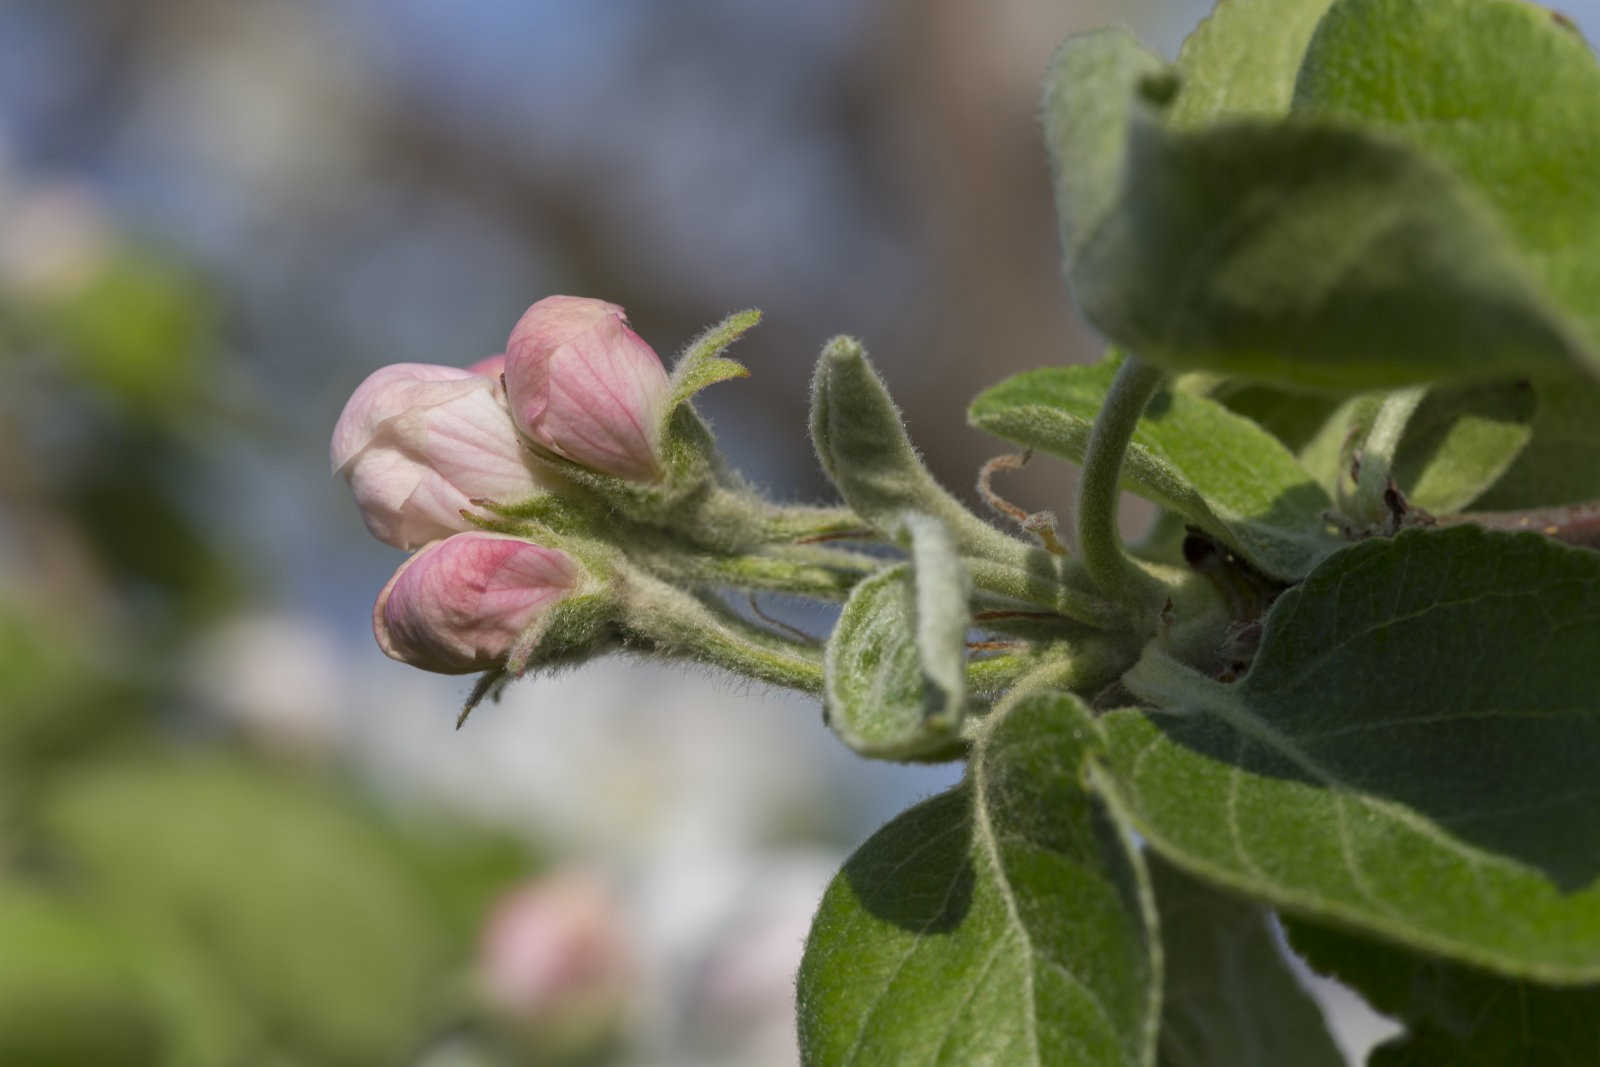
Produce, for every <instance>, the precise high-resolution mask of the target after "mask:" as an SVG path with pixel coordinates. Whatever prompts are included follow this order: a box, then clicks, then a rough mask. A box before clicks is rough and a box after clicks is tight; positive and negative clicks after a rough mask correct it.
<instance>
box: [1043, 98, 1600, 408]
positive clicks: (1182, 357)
mask: <svg viewBox="0 0 1600 1067" xmlns="http://www.w3.org/2000/svg"><path fill="white" fill-rule="evenodd" d="M1123 173H1124V177H1125V183H1124V187H1123V193H1122V198H1121V200H1120V202H1119V204H1118V207H1117V210H1115V211H1114V212H1112V213H1111V214H1110V215H1108V216H1107V217H1106V218H1105V220H1104V221H1103V223H1102V224H1101V226H1100V227H1099V228H1098V229H1097V230H1096V232H1095V234H1094V236H1093V238H1092V239H1091V240H1089V241H1088V242H1086V243H1085V244H1084V246H1083V248H1082V252H1081V254H1080V255H1078V256H1077V257H1076V258H1075V259H1074V260H1073V262H1072V263H1071V265H1070V271H1069V276H1070V279H1071V281H1072V285H1073V290H1074V293H1075V295H1076V296H1077V299H1078V302H1079V303H1080V304H1081V305H1082V307H1083V309H1084V312H1085V314H1086V315H1087V316H1088V317H1089V319H1090V320H1091V321H1092V322H1094V323H1095V324H1096V325H1097V326H1099V327H1100V329H1102V330H1103V331H1105V333H1106V334H1108V335H1109V336H1110V337H1111V338H1112V339H1113V340H1115V341H1117V342H1119V343H1120V344H1123V345H1125V346H1126V347H1128V348H1130V349H1131V350H1133V351H1136V352H1138V353H1139V354H1140V356H1142V357H1143V358H1145V359H1148V360H1151V361H1153V362H1157V363H1161V364H1163V365H1165V366H1167V367H1169V368H1170V369H1172V370H1175V371H1177V370H1190V369H1203V370H1212V371H1217V372H1220V373H1223V374H1229V375H1235V376H1238V377H1243V378H1249V379H1254V380H1260V381H1270V382H1277V383H1281V384H1287V385H1294V386H1299V387H1309V388H1321V389H1340V390H1359V389H1373V388H1390V387H1396V386H1401V385H1407V384H1412V383H1416V382H1425V381H1432V380H1460V381H1487V380H1494V379H1504V378H1508V377H1514V376H1517V375H1539V374H1544V375H1558V374H1562V373H1566V372H1568V370H1569V368H1572V367H1574V366H1589V367H1591V368H1592V367H1596V366H1600V360H1597V359H1596V358H1595V357H1594V356H1593V354H1592V353H1591V352H1590V351H1589V350H1588V349H1587V348H1585V347H1584V345H1583V343H1582V342H1581V341H1580V340H1579V339H1578V337H1577V335H1576V334H1575V333H1574V332H1573V330H1572V329H1571V327H1570V324H1569V323H1568V322H1567V320H1566V319H1565V317H1563V316H1562V315H1560V314H1559V313H1558V312H1557V311H1556V310H1554V308H1553V306H1552V305H1550V303H1549V301H1548V299H1547V298H1546V296H1545V295H1544V294H1543V292H1542V290H1541V289H1540V287H1539V285H1538V284H1537V282H1536V280H1535V279H1534V277H1533V275H1532V273H1531V272H1530V270H1529V269H1528V267H1527V265H1526V264H1525V263H1523V261H1522V259H1521V257H1520V256H1519V254H1518V253H1517V250H1516V248H1515V247H1514V246H1513V245H1512V243H1511V242H1510V241H1509V240H1508V239H1507V238H1506V236H1505V235H1504V234H1503V233H1502V232H1501V229H1500V226H1499V223H1498V221H1497V220H1496V219H1495V217H1494V215H1493V212H1492V211H1491V210H1490V209H1489V208H1488V206H1487V205H1486V204H1485V203H1483V201H1482V200H1481V199H1480V198H1479V197H1478V196H1477V195H1476V193H1475V192H1474V191H1473V190H1472V189H1470V188H1468V187H1467V186H1466V185H1465V184H1464V183H1463V182H1462V181H1461V180H1460V179H1458V178H1457V177H1455V176H1454V175H1453V174H1452V173H1450V172H1449V171H1448V170H1447V169H1445V168H1444V167H1443V166H1442V165H1440V164H1438V163H1435V162H1434V161H1433V160H1431V159H1429V158H1427V157H1426V156H1424V155H1423V154H1422V153H1420V152H1418V151H1415V150H1412V149H1410V148H1408V147H1407V146H1406V145H1404V144H1402V143H1400V142H1398V141H1396V140H1394V139H1392V138H1390V137H1381V136H1378V135H1376V134H1373V133H1370V132H1367V131H1365V130H1362V129H1360V128H1356V127H1351V126H1340V125H1333V124H1330V123H1326V122H1263V121H1258V120H1235V121H1230V122H1227V123H1222V124H1218V125H1216V126H1210V127H1206V128H1203V129H1201V130H1198V131H1193V132H1175V131H1172V130H1169V129H1166V128H1164V127H1163V126H1162V125H1161V124H1160V123H1159V122H1157V121H1156V120H1155V119H1153V118H1151V117H1136V119H1135V121H1134V122H1133V123H1132V124H1131V127H1130V147H1129V155H1128V160H1127V163H1126V165H1125V167H1124V169H1123Z"/></svg>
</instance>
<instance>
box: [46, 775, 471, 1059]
mask: <svg viewBox="0 0 1600 1067" xmlns="http://www.w3.org/2000/svg"><path fill="white" fill-rule="evenodd" d="M45 825H46V827H47V829H48V830H49V831H50V832H51V833H52V835H53V837H54V839H55V841H56V842H57V843H58V847H60V848H61V849H62V850H63V852H64V853H65V856H66V857H67V858H68V860H69V861H70V862H71V863H72V864H73V865H74V867H75V868H76V869H77V870H78V871H79V872H81V878H82V879H83V880H84V882H85V885H86V886H87V887H88V888H87V890H86V894H87V896H86V899H88V900H91V901H93V902H94V903H95V905H96V906H97V907H99V908H101V909H103V910H104V912H105V913H106V914H107V915H110V916H114V917H115V919H116V921H117V922H118V923H119V924H123V925H125V926H126V927H127V928H128V929H129V930H130V931H134V932H135V935H136V936H138V937H140V938H142V939H144V941H145V942H146V943H148V944H150V945H152V946H155V945H158V944H160V943H162V942H163V941H167V942H176V943H175V944H173V945H172V946H171V947H170V948H169V949H168V955H169V958H168V959H167V960H166V961H165V963H163V964H162V966H165V967H168V968H177V969H179V970H183V969H187V970H188V972H189V973H188V975H187V976H186V977H184V978H183V980H182V981H181V982H179V983H178V984H179V985H182V986H185V987H187V989H188V991H189V992H190V993H195V992H198V993H199V994H201V995H205V996H214V995H215V992H214V990H206V989H202V988H199V987H200V984H201V981H202V980H201V978H200V977H199V976H198V974H197V973H196V969H197V968H198V969H199V973H201V974H203V975H204V976H205V977H204V981H206V982H209V984H210V985H212V986H214V987H216V988H219V989H221V990H225V991H226V992H227V999H228V1000H230V1001H231V1002H232V1003H233V1004H234V1005H235V1006H236V1007H237V1008H238V1009H239V1010H241V1011H243V1012H244V1013H245V1014H247V1015H248V1017H250V1018H251V1019H252V1020H253V1025H254V1028H255V1030H256V1032H258V1033H259V1034H260V1035H263V1036H264V1037H266V1038H267V1039H269V1040H271V1041H272V1042H274V1043H281V1045H282V1047H283V1051H285V1052H292V1053H293V1054H295V1055H297V1056H302V1057H308V1058H311V1059H313V1060H314V1061H316V1062H328V1063H391V1062H396V1060H397V1059H398V1057H399V1056H400V1055H401V1054H402V1052H404V1051H405V1050H406V1049H407V1048H408V1047H409V1046H410V1045H411V1043H412V1042H414V1041H415V1040H416V1039H417V1038H418V1036H419V1035H420V1033H421V1029H420V1028H421V1027H423V1026H425V1025H426V1022H427V1020H428V1019H429V1017H430V1015H429V1011H428V997H429V995H430V993H437V992H438V989H437V983H438V981H439V979H440V976H441V969H442V966H443V964H444V963H445V962H446V959H447V956H448V954H449V946H448V944H447V942H446V940H445V938H444V935H443V931H442V930H441V924H440V922H439V920H438V918H437V917H436V916H435V915H434V914H433V910H432V908H431V907H430V906H429V902H428V900H427V897H426V896H425V895H424V894H423V893H422V892H421V891H419V889H418V888H417V887H416V885H415V884H414V881H415V880H414V876H413V874H412V871H411V870H410V869H408V867H407V866H406V865H405V864H404V863H403V862H402V861H401V860H400V859H399V858H398V857H397V856H396V855H395V854H394V852H393V851H392V850H391V849H390V848H389V847H388V844H387V842H386V841H385V840H384V838H383V835H382V834H381V833H379V832H378V831H377V830H376V829H375V828H374V827H373V825H372V824H371V823H370V822H368V821H366V820H363V819H361V818H359V817H357V815H356V814H355V813H354V811H353V810H352V808H351V806H350V805H349V803H348V802H347V801H344V800H341V799H340V798H338V797H336V796H335V795H333V794H331V793H330V792H328V791H327V790H326V789H325V788H323V787H320V786H318V785H317V784H316V783H315V782H314V781H313V780H311V779H305V778H297V777H292V776H291V777H284V778H275V777H272V776H269V775H265V774H262V773H261V772H259V771H254V770H251V769H250V768H249V767H248V766H247V765H245V764H241V763H237V762H234V761H229V760H218V759H200V758H186V759H147V760H145V761H144V762H142V763H127V764H122V765H106V766H100V767H92V768H86V769H84V770H82V771H80V772H77V773H74V774H72V775H67V776H62V777H61V778H59V779H58V780H57V782H56V785H55V788H54V790H53V793H52V795H51V798H50V800H49V802H48V803H47V805H46V812H45ZM174 954H175V955H176V957H184V956H187V957H188V958H187V960H180V961H179V962H174ZM168 977H169V979H170V978H171V972H170V971H169V975H168ZM165 988H167V989H169V990H171V989H173V988H175V986H174V985H173V984H171V983H170V982H169V984H168V985H167V986H166V987H165ZM212 1010H215V1009H212ZM238 1051H239V1052H240V1054H242V1053H243V1052H244V1051H245V1050H238Z"/></svg>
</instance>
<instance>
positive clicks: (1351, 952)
mask: <svg viewBox="0 0 1600 1067" xmlns="http://www.w3.org/2000/svg"><path fill="white" fill-rule="evenodd" d="M1286 926H1287V928H1288V932H1289V941H1290V943H1291V944H1292V945H1293V946H1294V947H1295V950H1296V951H1298V952H1299V953H1300V954H1301V955H1302V956H1304V957H1305V958H1306V960H1307V962H1309V963H1310V964H1311V966H1312V967H1313V968H1315V969H1316V970H1318V971H1320V972H1322V973H1323V974H1327V975H1331V976H1332V977H1334V978H1337V979H1338V980H1339V981H1341V982H1343V983H1344V984H1345V985H1348V986H1350V987H1352V988H1353V989H1355V990H1356V991H1357V992H1359V993H1360V994H1361V995H1362V996H1363V997H1365V998H1366V1000H1367V1003H1369V1004H1371V1005H1372V1006H1373V1007H1374V1008H1376V1009H1377V1010H1378V1011H1381V1012H1383V1013H1384V1014H1385V1015H1389V1016H1392V1017H1393V1018H1395V1019H1398V1020H1400V1021H1401V1022H1403V1023H1405V1024H1406V1027H1407V1032H1406V1033H1404V1034H1402V1035H1401V1036H1399V1037H1396V1038H1393V1039H1391V1040H1390V1041H1388V1042H1386V1043H1384V1044H1383V1045H1381V1046H1379V1047H1378V1048H1377V1049H1376V1050H1374V1051H1373V1053H1372V1055H1371V1056H1370V1057H1369V1058H1368V1060H1367V1063H1368V1064H1369V1065H1370V1067H1438V1065H1444V1064H1449V1065H1450V1067H1505V1065H1506V1064H1528V1065H1530V1067H1534V1065H1536V1067H1591V1065H1592V1064H1594V1063H1595V1062H1596V1058H1597V1057H1600V986H1588V987H1584V988H1578V989H1554V988H1551V987H1550V986H1541V985H1537V984H1535V983H1533V982H1519V981H1516V980H1513V979H1508V978H1501V977H1499V976H1497V975H1492V974H1485V973H1484V972H1482V971H1475V970H1472V969H1470V968H1467V967H1462V966H1460V965H1458V964H1453V963H1448V962H1446V961H1444V960H1439V959H1434V958H1432V957H1428V956H1422V955H1417V954H1415V953H1412V952H1407V951H1406V950H1404V949H1402V948H1397V947H1396V946H1394V945H1388V944H1384V943H1382V942H1378V941H1368V940H1366V939H1364V938H1359V937H1355V936H1353V935H1351V934H1347V933H1341V932H1339V931H1336V930H1331V929H1328V928H1326V927H1322V926H1316V925H1313V924H1310V923H1305V922H1300V921H1297V920H1290V921H1288V922H1287V923H1286Z"/></svg>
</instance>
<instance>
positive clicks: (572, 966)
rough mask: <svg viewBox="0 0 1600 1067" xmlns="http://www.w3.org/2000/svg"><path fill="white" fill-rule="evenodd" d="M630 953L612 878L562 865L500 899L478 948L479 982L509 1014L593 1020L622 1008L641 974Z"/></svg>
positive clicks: (548, 1020)
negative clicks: (609, 881)
mask: <svg viewBox="0 0 1600 1067" xmlns="http://www.w3.org/2000/svg"><path fill="white" fill-rule="evenodd" d="M631 955H632V954H631V952H630V951H629V946H628V938H627V936H626V932H625V929H624V924H623V920H622V913H621V908H620V906H619V904H618V903H617V900H616V899H615V897H614V896H613V894H612V892H611V890H610V889H609V887H608V886H607V884H606V882H605V881H604V880H602V879H601V878H600V877H599V876H598V875H595V874H592V873H589V872H586V871H580V870H574V869H568V870H561V871H557V872H556V873H554V874H551V875H547V876H545V877H542V878H539V879H537V880H535V881H532V882H529V883H527V884H525V885H524V886H522V887H520V888H518V889H515V890H512V891H511V892H509V893H507V894H506V895H505V896H503V897H501V898H500V900H499V901H497V902H496V903H495V905H494V907H493V909H492V910H491V912H490V914H489V918H488V921H487V922H486V923H485V925H484V929H483V935H482V940H481V942H480V945H479V951H478V981H479V983H480V987H481V989H482V991H483V994H484V996H485V998H486V999H487V1001H488V1002H489V1003H490V1004H491V1005H492V1006H493V1007H494V1008H495V1009H496V1010H498V1011H499V1012H501V1013H503V1014H504V1015H506V1016H508V1017H511V1018H514V1019H517V1020H520V1021H523V1022H526V1023H532V1024H535V1025H538V1024H541V1023H542V1024H545V1025H550V1024H561V1023H565V1024H567V1025H571V1024H573V1023H574V1022H575V1021H577V1020H579V1019H586V1020H587V1022H588V1023H589V1024H590V1025H593V1024H595V1023H603V1022H604V1021H607V1020H608V1019H609V1018H610V1017H613V1016H614V1015H615V1013H616V1011H617V1009H618V1008H620V1007H621V1006H622V1002H623V1000H624V997H625V994H626V992H627V988H628V986H629V984H630V982H631V979H632V976H633V971H634V967H633V961H632V959H631ZM569 1036H575V1035H569Z"/></svg>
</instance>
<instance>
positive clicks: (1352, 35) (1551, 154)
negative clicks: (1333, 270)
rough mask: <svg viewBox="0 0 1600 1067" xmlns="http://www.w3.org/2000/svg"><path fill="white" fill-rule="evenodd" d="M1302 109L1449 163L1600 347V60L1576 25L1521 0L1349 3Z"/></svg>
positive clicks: (1308, 79)
mask: <svg viewBox="0 0 1600 1067" xmlns="http://www.w3.org/2000/svg"><path fill="white" fill-rule="evenodd" d="M1294 107H1295V111H1296V113H1298V114H1304V115H1314V116H1317V117H1319V118H1332V119H1335V120H1338V121H1347V122H1359V123H1362V124H1366V125H1370V126H1373V127H1376V128H1378V129H1381V130H1384V131H1389V132H1392V133H1394V134H1398V135H1399V136H1401V137H1403V138H1404V139H1405V140H1406V141H1408V142H1410V143H1412V144H1414V145H1417V146H1420V147H1421V148H1423V149H1426V150H1427V151H1428V152H1429V153H1430V154H1431V155H1432V156H1434V157H1435V158H1437V159H1440V160H1443V161H1444V162H1445V163H1446V164H1447V165H1448V166H1449V167H1450V168H1451V169H1452V170H1454V171H1455V172H1456V173H1457V174H1459V175H1460V176H1462V177H1463V178H1465V179H1467V180H1468V181H1469V182H1471V183H1472V184H1473V185H1474V186H1475V187H1476V188H1477V189H1478V190H1479V191H1480V192H1481V193H1482V194H1483V196H1484V197H1485V198H1486V199H1487V200H1488V201H1489V202H1490V203H1491V204H1493V206H1494V209H1495V211H1496V212H1497V214H1498V215H1499V217H1500V219H1501V220H1502V222H1503V223H1504V225H1505V227H1506V229H1507V230H1508V231H1509V233H1510V234H1511V235H1512V237H1513V238H1514V240H1515V241H1516V243H1517V245H1518V246H1519V248H1520V249H1521V251H1522V253H1523V256H1524V258H1525V259H1526V261H1527V262H1529V263H1530V264H1531V265H1532V267H1533V269H1534V272H1535V273H1536V274H1537V275H1538V277H1539V279H1540V280H1541V281H1542V282H1543V284H1544V286H1545V288H1546V289H1547V290H1548V292H1549V293H1550V294H1551V295H1552V296H1553V297H1554V298H1555V300H1556V302H1557V303H1559V304H1560V305H1562V306H1563V307H1565V308H1566V309H1567V310H1568V311H1570V312H1572V313H1573V314H1574V315H1576V316H1578V317H1579V318H1580V319H1581V320H1582V322H1583V323H1584V325H1585V332H1586V333H1587V339H1588V341H1589V343H1590V344H1594V343H1596V342H1600V63H1596V61H1595V56H1594V53H1593V52H1591V51H1590V50H1589V48H1588V46H1587V45H1586V44H1585V42H1584V40H1583V38H1582V37H1580V36H1579V35H1578V34H1577V33H1576V32H1575V31H1574V30H1573V28H1572V26H1571V24H1570V23H1563V22H1561V21H1558V20H1557V18H1556V17H1555V16H1554V15H1553V14H1552V13H1551V12H1549V11H1546V10H1544V9H1543V8H1541V7H1538V6H1536V5H1534V4H1531V3H1524V2H1522V0H1340V2H1339V3H1336V4H1334V5H1333V7H1332V8H1331V9H1330V10H1329V11H1328V14H1327V17H1326V18H1325V19H1324V20H1323V21H1322V24H1321V25H1320V26H1319V27H1318V28H1317V32H1316V35H1315V36H1314V37H1313V38H1312V40H1311V43H1310V45H1309V46H1308V48H1307V49H1306V55H1305V62H1304V66H1303V68H1302V70H1301V73H1300V78H1299V81H1298V83H1297V84H1296V86H1295V96H1294Z"/></svg>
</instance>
